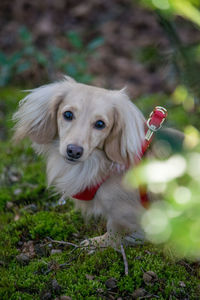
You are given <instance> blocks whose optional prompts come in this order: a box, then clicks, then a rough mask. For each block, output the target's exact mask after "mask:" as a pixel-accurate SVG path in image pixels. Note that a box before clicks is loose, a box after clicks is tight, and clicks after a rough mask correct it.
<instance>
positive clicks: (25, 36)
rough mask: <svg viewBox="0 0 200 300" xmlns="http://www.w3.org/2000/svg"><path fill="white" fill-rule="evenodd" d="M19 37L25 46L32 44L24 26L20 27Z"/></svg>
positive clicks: (29, 34) (30, 36) (28, 32)
mask: <svg viewBox="0 0 200 300" xmlns="http://www.w3.org/2000/svg"><path fill="white" fill-rule="evenodd" d="M19 36H20V38H21V40H22V41H24V42H25V43H27V44H30V43H31V42H32V35H31V33H30V31H29V30H28V29H27V27H26V26H22V27H20V29H19Z"/></svg>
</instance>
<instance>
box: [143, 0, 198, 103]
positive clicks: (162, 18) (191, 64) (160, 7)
mask: <svg viewBox="0 0 200 300" xmlns="http://www.w3.org/2000/svg"><path fill="white" fill-rule="evenodd" d="M139 2H140V3H142V4H143V5H145V6H147V7H149V8H150V9H153V10H154V11H155V13H156V15H157V18H158V22H159V23H160V25H161V27H162V29H163V31H164V33H165V35H166V37H167V38H168V40H169V41H170V44H171V52H170V53H166V54H165V55H163V59H164V60H165V61H166V62H167V61H168V63H169V62H171V63H172V65H173V68H174V72H175V73H176V74H177V75H178V80H179V82H181V84H184V85H185V86H186V87H187V89H188V91H189V92H190V93H191V95H192V96H193V97H194V104H195V103H196V102H198V103H199V101H200V86H199V74H200V52H199V47H200V43H196V44H191V45H185V44H184V43H183V42H182V40H181V38H180V37H179V34H178V32H177V29H176V25H175V22H174V19H175V16H176V15H180V16H182V17H184V18H186V19H188V20H190V21H191V22H193V24H194V25H197V26H199V27H200V10H199V9H200V2H199V1H196V0H142V1H139ZM151 52H152V51H151ZM151 52H147V53H148V54H149V53H150V54H151ZM154 53H155V50H154V52H153V54H152V55H151V57H155V54H154ZM157 57H159V56H157ZM174 80H175V78H174Z"/></svg>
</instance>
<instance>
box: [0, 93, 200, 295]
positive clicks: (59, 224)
mask: <svg viewBox="0 0 200 300" xmlns="http://www.w3.org/2000/svg"><path fill="white" fill-rule="evenodd" d="M21 96H22V95H21V93H19V91H18V90H16V89H5V90H4V89H3V90H1V92H0V105H1V104H2V103H3V105H2V106H3V112H4V115H3V123H1V124H4V125H5V127H6V134H7V136H6V138H5V140H4V141H2V142H1V144H0V147H1V152H0V299H2V300H4V299H5V300H7V299H13V300H16V299H25V300H27V299H31V300H32V299H34V300H35V299H36V300H37V299H44V297H45V293H46V292H50V293H51V299H54V298H56V297H57V296H59V295H60V294H62V295H68V296H71V297H72V299H91V300H92V299H102V298H104V299H108V298H109V297H110V295H111V294H110V292H113V294H112V296H113V295H114V297H115V298H116V299H117V297H122V298H123V299H128V297H129V298H130V297H131V294H132V292H133V291H134V290H135V289H137V288H139V287H143V288H145V290H146V291H147V294H148V295H149V294H151V295H155V299H158V298H159V299H169V298H170V297H171V299H185V298H187V299H198V296H197V295H198V284H199V277H198V276H196V275H195V274H199V269H198V266H197V269H196V271H195V272H196V273H191V272H188V270H189V269H186V268H184V266H182V265H180V264H174V262H173V261H171V260H170V259H168V258H167V257H166V256H163V254H162V251H161V250H160V249H157V248H156V247H152V246H151V245H149V244H148V245H145V246H138V247H135V248H127V249H126V254H127V259H128V264H129V275H128V276H125V275H124V264H123V260H122V257H121V254H120V253H118V252H116V251H114V250H112V249H106V250H105V251H96V252H95V253H93V254H88V252H87V251H85V250H82V249H76V250H73V247H69V246H63V245H59V244H54V243H53V244H52V245H51V246H52V247H53V249H59V250H61V251H62V252H61V253H59V254H54V255H50V249H52V248H48V247H49V242H48V239H47V237H51V238H52V239H55V240H64V241H70V242H74V243H76V244H79V243H80V241H81V240H83V239H84V238H86V237H92V236H96V235H100V234H102V233H103V232H104V230H105V224H104V222H102V221H99V220H98V221H96V220H94V219H91V220H90V221H89V222H88V223H85V222H84V221H83V219H82V217H81V215H80V213H79V212H75V211H74V207H73V204H72V203H71V202H70V201H67V203H66V204H65V205H57V201H58V197H57V196H55V195H54V194H53V193H52V191H51V190H46V179H45V164H44V162H43V160H42V159H41V158H40V157H37V156H36V155H35V153H34V152H33V150H32V149H31V148H30V147H29V146H30V143H29V142H28V141H27V140H26V141H24V142H23V143H21V144H20V145H13V143H12V142H11V141H10V137H11V135H12V132H11V130H10V128H11V127H12V126H13V125H12V122H11V114H12V112H13V111H14V110H15V109H16V105H17V99H20V98H21ZM1 124H0V126H1ZM9 202H10V203H11V204H10V205H8V204H9ZM30 205H31V206H30ZM30 240H31V241H32V242H33V244H34V246H35V249H36V248H37V247H39V250H40V252H37V251H36V250H35V251H36V254H35V256H34V257H33V258H30V262H29V264H28V265H23V264H20V263H19V262H18V260H17V255H19V254H20V253H21V251H22V247H23V245H24V243H25V242H28V241H30ZM36 246H37V247H36ZM42 249H45V251H42ZM149 270H151V271H154V272H155V273H156V274H157V277H158V280H157V281H156V282H155V283H154V284H152V285H146V284H145V283H144V280H143V274H144V272H146V271H149ZM86 275H91V276H92V277H91V278H90V279H88V278H89V277H88V276H86ZM111 277H112V278H115V279H116V280H117V287H116V288H115V289H114V290H113V291H112V290H111V291H110V290H109V289H108V288H107V287H106V284H105V283H106V281H107V280H108V279H109V278H111ZM53 279H56V280H57V282H58V284H59V285H60V287H61V290H60V291H55V290H53V288H52V284H51V282H52V280H53ZM180 281H183V282H184V283H185V285H186V286H185V287H181V286H180ZM152 299H154V296H152Z"/></svg>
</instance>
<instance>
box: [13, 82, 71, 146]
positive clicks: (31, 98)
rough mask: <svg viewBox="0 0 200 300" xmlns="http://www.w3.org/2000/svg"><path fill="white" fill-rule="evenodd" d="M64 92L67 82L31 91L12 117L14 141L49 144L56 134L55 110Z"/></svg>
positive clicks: (66, 88)
mask: <svg viewBox="0 0 200 300" xmlns="http://www.w3.org/2000/svg"><path fill="white" fill-rule="evenodd" d="M66 90H68V82H67V81H63V82H56V83H52V84H48V85H45V86H41V87H39V88H36V89H34V90H31V93H30V94H28V95H27V96H26V97H25V98H24V99H23V100H22V101H21V102H20V105H19V109H18V111H17V112H16V113H15V114H14V116H13V120H14V121H15V122H16V125H15V135H14V137H13V139H14V141H19V140H21V139H23V138H25V137H29V138H30V139H31V140H32V141H33V142H36V143H38V144H47V143H49V142H51V141H52V140H53V139H54V137H55V136H56V133H57V121H56V120H57V116H56V115H57V110H58V107H59V104H60V103H61V101H62V99H63V97H64V93H66Z"/></svg>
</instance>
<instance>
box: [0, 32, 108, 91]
mask: <svg viewBox="0 0 200 300" xmlns="http://www.w3.org/2000/svg"><path fill="white" fill-rule="evenodd" d="M19 39H20V42H21V45H22V46H21V49H20V50H19V51H16V52H14V53H12V54H7V53H4V52H3V51H0V86H5V85H7V84H9V83H11V82H12V81H13V79H14V78H15V76H17V75H19V74H22V73H24V74H25V73H26V72H27V71H28V70H31V69H32V68H33V67H34V66H36V65H37V66H39V67H41V68H44V69H45V70H46V72H47V77H48V76H51V73H52V72H58V71H59V72H64V73H67V74H68V75H69V76H72V77H74V78H75V79H77V80H78V81H81V82H84V83H88V82H89V81H91V79H92V75H91V74H90V73H89V72H88V66H87V58H88V56H94V55H95V50H96V49H97V48H98V47H99V46H101V45H102V44H103V42H104V41H103V38H101V37H97V38H95V39H94V40H92V41H91V42H89V43H88V44H87V45H86V46H85V45H84V43H83V41H82V39H81V37H80V35H79V34H78V33H77V32H75V31H69V32H68V33H67V34H66V39H67V40H68V42H69V44H70V46H71V48H72V49H71V50H70V51H68V50H67V49H63V48H60V47H57V46H55V45H50V44H49V45H48V47H47V49H46V50H45V51H42V50H40V49H39V48H38V47H37V46H35V45H34V42H33V37H32V34H31V32H30V31H29V30H28V29H27V28H26V27H25V26H22V27H21V28H20V30H19Z"/></svg>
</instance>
